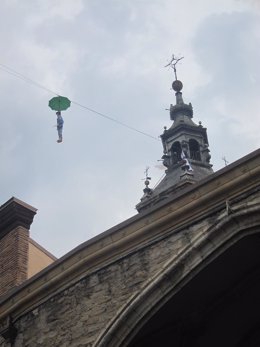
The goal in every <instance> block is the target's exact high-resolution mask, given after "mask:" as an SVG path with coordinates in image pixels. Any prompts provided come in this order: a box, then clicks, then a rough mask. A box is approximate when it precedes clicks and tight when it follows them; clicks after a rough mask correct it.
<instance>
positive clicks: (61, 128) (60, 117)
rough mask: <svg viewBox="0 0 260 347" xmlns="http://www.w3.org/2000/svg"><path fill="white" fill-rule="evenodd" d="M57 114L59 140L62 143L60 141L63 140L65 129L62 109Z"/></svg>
mask: <svg viewBox="0 0 260 347" xmlns="http://www.w3.org/2000/svg"><path fill="white" fill-rule="evenodd" d="M56 115H57V131H58V136H59V138H58V140H57V142H58V143H60V142H62V130H63V123H64V120H63V118H62V116H61V113H60V111H58V112H56Z"/></svg>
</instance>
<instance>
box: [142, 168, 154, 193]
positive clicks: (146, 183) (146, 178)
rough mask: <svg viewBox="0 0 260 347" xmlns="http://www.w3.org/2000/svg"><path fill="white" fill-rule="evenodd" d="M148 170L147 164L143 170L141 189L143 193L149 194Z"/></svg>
mask: <svg viewBox="0 0 260 347" xmlns="http://www.w3.org/2000/svg"><path fill="white" fill-rule="evenodd" d="M148 170H149V166H147V167H146V169H145V171H144V173H145V178H144V184H145V188H144V190H143V191H144V193H145V194H147V195H150V194H151V192H152V190H151V188H149V187H148V186H149V184H150V180H151V177H149V176H148Z"/></svg>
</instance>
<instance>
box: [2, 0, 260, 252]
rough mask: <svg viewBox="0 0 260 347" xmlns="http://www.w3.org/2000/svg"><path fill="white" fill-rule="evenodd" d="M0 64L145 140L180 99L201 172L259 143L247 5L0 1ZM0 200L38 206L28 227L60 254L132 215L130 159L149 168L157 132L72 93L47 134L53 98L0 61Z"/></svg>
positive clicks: (255, 5)
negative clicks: (203, 143)
mask: <svg viewBox="0 0 260 347" xmlns="http://www.w3.org/2000/svg"><path fill="white" fill-rule="evenodd" d="M0 13H1V21H0V40H1V43H2V48H3V49H2V52H1V58H0V63H1V64H4V65H7V66H9V67H11V68H13V69H14V70H16V71H18V72H20V73H21V74H23V75H25V76H26V77H28V78H30V79H32V80H34V81H37V82H38V83H40V84H42V85H44V86H46V87H47V88H49V89H50V90H54V91H56V92H57V93H59V94H61V95H65V96H67V97H69V98H70V99H71V100H73V101H76V102H79V103H81V104H83V105H85V106H87V107H90V108H93V109H95V110H97V111H99V112H101V113H104V114H107V115H108V116H111V117H113V118H116V119H118V120H119V121H121V122H123V123H126V124H128V125H129V126H132V127H134V128H137V129H139V130H141V131H144V132H146V133H148V134H151V135H152V136H154V137H158V136H159V135H160V134H161V133H162V131H163V126H165V125H166V126H170V125H171V121H170V118H169V114H168V111H165V109H166V108H168V107H169V104H170V103H174V102H175V100H174V94H173V92H172V90H171V89H170V88H171V83H172V80H173V71H171V70H169V69H165V68H164V65H166V63H167V62H168V61H169V59H170V57H171V55H172V53H175V54H180V55H183V56H184V57H185V59H183V60H182V61H181V62H180V63H179V66H178V77H179V79H181V80H182V81H183V84H184V88H183V97H184V100H185V101H186V102H191V103H192V104H193V108H194V120H195V121H196V122H198V121H202V124H203V125H204V126H205V127H207V129H208V136H209V142H210V150H211V155H212V163H213V165H214V166H213V169H214V170H215V171H216V170H218V169H220V168H221V167H223V165H224V162H223V160H222V157H223V156H225V157H226V158H227V160H228V161H229V162H230V163H231V162H232V161H234V160H236V159H239V158H240V157H241V156H244V155H246V154H247V153H249V152H251V151H253V150H255V149H257V148H258V147H259V143H260V140H259V127H260V117H259V109H260V99H259V91H260V77H259V61H260V51H259V46H260V45H259V44H260V7H259V2H258V1H242V0H225V1H224V0H212V1H206V0H204V1H203V0H200V1H199V0H198V1H191V0H189V1H188V0H183V1H181V2H180V1H177V0H149V1H148V0H131V1H130V0H121V1H119V0H91V1H90V0H89V1H88V0H86V1H83V0H82V1H80V0H77V1H76V0H59V1H58V0H56V1H55V0H38V1H35V0H34V1H33V0H26V1H23V2H21V1H19V0H6V1H1V3H0ZM0 86H1V93H0V102H1V115H2V116H1V128H0V160H1V174H0V177H1V190H0V197H1V202H0V204H1V203H4V202H5V201H6V200H8V199H9V198H10V197H11V196H16V197H17V198H20V199H22V200H24V201H26V202H27V203H29V204H31V205H33V206H34V207H36V208H38V213H37V215H36V217H35V220H34V223H33V225H32V228H31V236H32V237H33V238H34V239H35V240H36V241H37V242H39V243H40V244H42V245H43V246H44V247H46V248H47V249H48V250H49V251H50V252H53V253H54V254H55V255H56V256H60V255H62V254H64V253H66V252H67V251H69V250H70V249H72V248H73V247H75V246H77V245H78V244H79V243H81V242H83V241H85V240H87V239H89V238H90V237H92V236H94V235H96V234H98V233H101V232H102V231H104V230H106V229H107V228H109V227H112V226H113V225H115V224H117V223H119V222H121V221H123V220H124V219H126V218H128V217H130V216H132V215H134V214H135V213H136V211H135V205H136V204H137V203H138V202H139V199H140V197H141V196H142V189H143V181H142V180H141V179H142V178H143V176H144V173H143V172H144V170H145V167H146V166H150V172H149V174H150V175H151V176H152V183H151V185H154V184H155V183H156V182H157V180H158V179H159V178H160V177H161V175H162V174H163V170H160V169H159V168H158V164H159V162H158V159H160V158H161V156H162V146H161V143H160V142H159V141H157V140H156V139H152V138H149V137H146V136H143V135H140V134H138V133H136V132H134V131H131V130H129V129H127V128H124V127H122V126H120V125H118V124H116V123H114V122H111V121H109V120H107V119H104V118H102V117H100V116H98V115H96V114H94V113H91V112H89V111H87V110H85V109H83V108H80V107H79V106H77V105H76V104H73V103H72V105H71V108H70V109H69V110H67V111H66V112H64V113H63V116H64V121H65V123H64V143H63V144H61V145H59V144H57V143H56V139H57V134H56V129H55V127H53V126H54V125H55V121H56V119H55V113H54V112H53V111H51V109H50V108H48V100H49V99H51V98H52V97H53V96H54V95H53V94H52V93H50V92H47V91H45V90H43V89H40V88H37V87H35V86H34V85H32V84H30V83H26V82H24V81H22V80H20V79H18V78H16V77H15V76H12V75H10V74H8V73H6V72H5V71H3V70H2V69H1V70H0Z"/></svg>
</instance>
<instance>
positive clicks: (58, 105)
mask: <svg viewBox="0 0 260 347" xmlns="http://www.w3.org/2000/svg"><path fill="white" fill-rule="evenodd" d="M49 107H50V108H51V109H52V110H54V111H57V112H56V115H57V131H58V140H57V142H58V143H60V142H62V131H63V123H64V121H63V118H62V116H61V111H65V110H67V108H69V107H70V100H69V99H68V98H66V97H65V96H60V95H59V96H55V97H54V98H52V99H51V100H50V101H49Z"/></svg>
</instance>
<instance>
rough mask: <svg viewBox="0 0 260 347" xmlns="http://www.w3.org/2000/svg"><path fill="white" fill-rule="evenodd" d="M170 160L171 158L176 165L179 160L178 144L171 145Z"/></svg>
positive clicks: (179, 145)
mask: <svg viewBox="0 0 260 347" xmlns="http://www.w3.org/2000/svg"><path fill="white" fill-rule="evenodd" d="M171 152H172V158H173V164H176V163H178V161H180V160H181V144H180V142H178V141H176V142H174V143H173V145H172V148H171Z"/></svg>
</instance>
